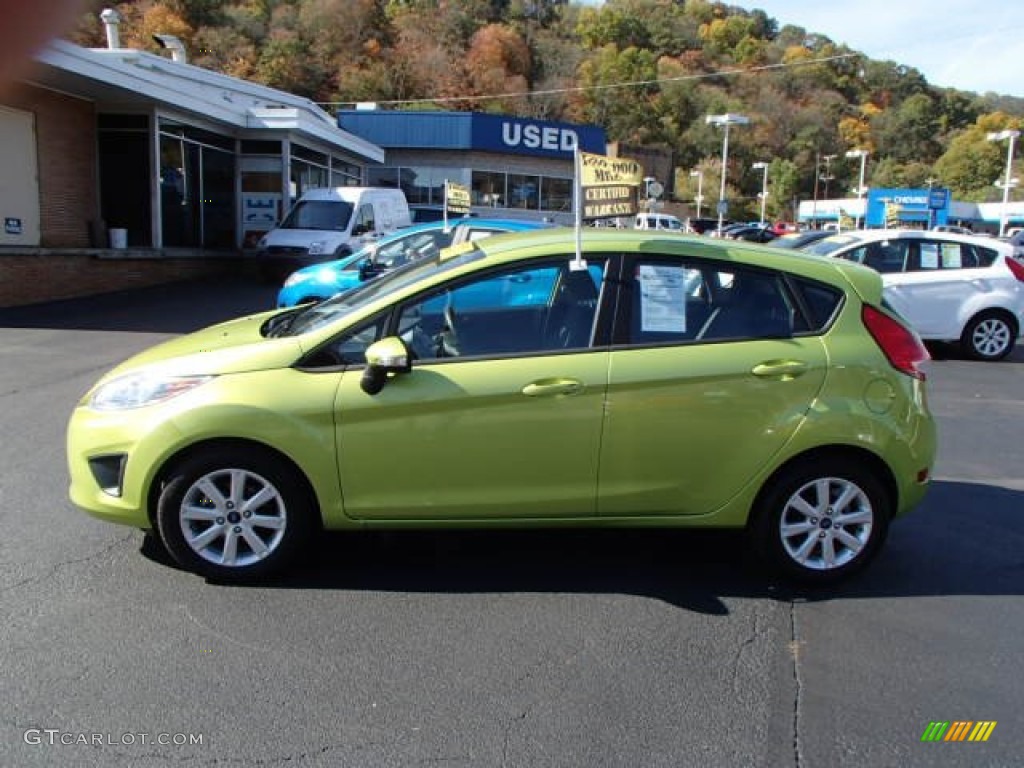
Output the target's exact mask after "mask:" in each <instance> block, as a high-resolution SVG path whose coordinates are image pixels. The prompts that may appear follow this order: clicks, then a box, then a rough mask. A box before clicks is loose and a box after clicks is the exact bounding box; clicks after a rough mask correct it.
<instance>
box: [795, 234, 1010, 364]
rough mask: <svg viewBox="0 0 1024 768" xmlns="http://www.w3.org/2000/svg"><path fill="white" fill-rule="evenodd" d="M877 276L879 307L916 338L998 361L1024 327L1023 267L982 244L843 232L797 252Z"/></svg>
mask: <svg viewBox="0 0 1024 768" xmlns="http://www.w3.org/2000/svg"><path fill="white" fill-rule="evenodd" d="M801 250H803V251H805V252H807V253H815V254H818V255H821V256H835V257H838V258H841V259H847V260H849V261H856V262H860V263H862V264H866V265H867V266H869V267H872V268H874V269H876V270H877V271H879V272H881V273H882V282H883V284H884V285H885V298H886V300H887V301H888V302H889V303H890V304H891V305H892V306H893V307H894V308H895V309H896V311H897V312H899V313H900V314H901V315H903V316H904V317H905V318H906V319H907V320H908V321H909V322H910V324H911V325H912V326H913V327H914V329H915V330H916V331H917V332H918V334H920V336H921V338H923V339H931V340H935V341H956V342H959V343H960V345H961V346H962V347H963V350H964V352H965V353H966V354H967V355H969V356H970V357H973V358H974V359H976V360H1001V359H1002V358H1004V357H1006V356H1007V355H1008V354H1010V352H1011V351H1012V350H1013V346H1014V344H1015V343H1016V341H1017V338H1018V336H1020V334H1021V329H1022V327H1024V263H1022V262H1020V261H1018V260H1016V259H1015V258H1014V256H1013V247H1012V246H1010V245H1008V244H1007V243H1003V242H1000V241H998V240H994V239H992V238H986V237H976V236H972V235H957V234H953V233H950V232H922V231H918V230H884V229H877V230H865V231H858V232H843V233H842V234H838V235H833V236H831V237H827V238H825V239H824V240H819V241H817V242H815V243H811V244H810V245H808V246H806V247H805V248H803V249H801Z"/></svg>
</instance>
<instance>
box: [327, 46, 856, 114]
mask: <svg viewBox="0 0 1024 768" xmlns="http://www.w3.org/2000/svg"><path fill="white" fill-rule="evenodd" d="M860 56H861V54H859V53H840V54H836V55H835V56H824V57H822V58H818V59H804V60H802V61H791V62H788V63H778V64H763V65H761V66H758V67H750V68H748V69H727V70H724V71H722V72H703V73H701V74H697V75H680V76H679V77H663V78H656V79H654V80H632V81H629V82H625V83H606V84H603V85H580V86H575V87H573V88H549V89H545V90H540V91H516V92H511V93H496V94H487V95H483V96H438V97H436V98H431V99H393V100H390V101H380V100H375V101H374V103H375V104H384V105H388V106H394V105H398V104H438V103H451V102H457V101H491V100H494V99H514V98H523V97H527V96H554V95H556V94H561V93H584V92H586V91H608V90H613V89H616V88H634V87H636V86H638V85H661V84H662V83H678V82H684V81H687V80H704V79H706V78H710V77H731V76H733V75H750V74H756V73H758V72H768V71H771V70H778V69H790V68H793V67H802V66H808V65H810V64H825V63H827V62H830V61H839V60H842V59H850V58H860ZM316 103H317V104H318V105H319V106H322V107H336V106H339V105H342V104H352V103H354V102H352V101H351V100H350V101H318V102H316Z"/></svg>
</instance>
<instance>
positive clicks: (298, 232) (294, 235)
mask: <svg viewBox="0 0 1024 768" xmlns="http://www.w3.org/2000/svg"><path fill="white" fill-rule="evenodd" d="M266 237H267V240H266V243H267V245H268V246H270V245H292V246H301V247H303V248H308V247H309V244H310V243H312V242H315V241H323V242H329V243H343V242H348V240H349V237H348V234H346V233H345V232H336V231H334V230H330V229H273V230H271V231H270V232H268V233H267V236H266Z"/></svg>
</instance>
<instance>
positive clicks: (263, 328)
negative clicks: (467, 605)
mask: <svg viewBox="0 0 1024 768" xmlns="http://www.w3.org/2000/svg"><path fill="white" fill-rule="evenodd" d="M579 238H580V242H581V244H582V247H581V253H582V257H583V260H582V261H580V260H577V258H576V256H575V248H576V245H577V233H576V232H574V231H573V230H571V229H551V230H543V231H537V232H530V233H520V234H514V235H500V236H496V237H491V238H487V239H484V240H480V241H475V242H467V243H464V244H463V245H461V246H457V247H455V248H451V249H447V250H445V251H442V252H441V253H440V254H439V255H437V256H434V257H432V258H429V259H424V260H421V261H418V262H413V263H411V264H408V265H406V266H404V267H401V268H399V269H396V270H394V271H393V272H390V273H388V274H386V275H384V276H382V277H381V278H379V279H377V280H374V281H371V282H368V283H366V284H364V285H363V286H361V287H360V288H358V289H356V290H354V291H351V292H349V293H346V294H342V295H340V296H337V297H335V298H333V299H330V300H328V301H325V302H322V303H320V304H316V305H313V306H310V307H299V308H292V309H287V310H275V311H271V312H265V313H262V314H258V315H254V316H251V317H246V318H241V319H239V320H235V321H231V322H227V323H223V324H220V325H217V326H213V327H212V328H208V329H206V330H203V331H198V332H196V333H193V334H191V335H188V336H184V337H180V338H176V339H173V340H171V341H168V342H165V343H163V344H161V345H159V346H157V347H154V348H152V349H150V350H148V351H146V352H143V353H141V354H139V355H137V356H136V357H134V358H132V359H130V360H128V361H127V362H125V363H123V364H121V365H120V366H118V367H117V368H115V369H114V370H113V371H111V372H110V373H108V374H107V375H105V376H103V377H102V378H101V379H100V381H99V382H98V383H97V384H96V385H95V386H94V387H92V388H91V389H90V390H89V391H88V393H86V395H85V396H84V397H83V399H82V400H81V402H80V403H79V404H78V406H77V407H76V408H75V411H74V413H73V415H72V417H71V420H70V425H69V428H68V439H67V447H68V461H69V466H70V474H71V486H70V495H71V499H72V500H73V502H74V503H75V504H77V505H78V506H79V507H81V508H82V509H84V510H86V511H87V512H89V513H91V514H93V515H96V516H97V517H100V518H102V519H105V520H108V521H111V522H116V523H122V524H125V525H130V526H136V527H139V528H144V529H152V530H153V531H155V533H156V535H157V536H158V537H159V540H160V541H162V542H163V544H164V546H165V547H166V549H167V551H168V552H169V553H170V555H171V556H172V557H173V558H174V560H175V561H177V562H178V563H179V564H180V565H181V566H183V567H184V568H187V569H191V570H193V571H195V572H196V573H199V574H202V575H204V576H206V577H208V578H211V579H215V580H221V581H252V580H258V579H260V578H263V577H265V576H267V575H268V574H270V573H273V572H275V571H277V570H279V569H281V568H285V567H287V566H288V565H289V564H291V563H292V562H294V561H295V560H296V559H297V558H298V557H301V556H302V554H303V552H305V551H306V548H307V546H308V545H309V543H310V539H311V538H312V537H313V536H315V535H316V534H317V533H318V532H319V531H320V530H322V529H337V530H349V531H353V532H355V531H359V530H367V529H387V528H402V529H408V528H451V527H488V528H500V527H533V526H551V525H558V526H573V527H584V526H595V525H597V526H601V527H609V526H622V527H631V526H642V527H651V526H662V527H666V528H671V527H686V526H697V527H702V528H706V527H709V526H717V527H723V528H733V529H739V530H746V532H747V533H748V535H749V536H750V538H751V540H752V541H753V542H754V544H755V546H756V548H757V549H758V551H759V552H760V553H761V554H762V555H763V556H764V558H765V559H766V560H767V562H769V563H770V564H771V565H773V566H774V567H775V568H776V569H778V570H779V571H780V572H781V573H782V574H784V575H786V576H788V577H793V578H796V579H800V580H804V581H808V582H811V583H823V582H831V581H835V580H837V579H840V578H843V577H845V576H849V575H851V574H853V573H855V572H856V571H858V570H860V569H861V568H863V567H864V566H865V565H867V563H868V562H869V561H870V560H871V559H872V558H873V557H874V556H875V555H876V554H877V553H878V551H879V548H880V547H881V546H882V542H883V540H884V539H885V537H886V531H887V529H888V527H889V524H890V522H891V521H892V520H893V519H894V518H895V517H898V516H900V515H903V514H904V513H906V512H908V511H910V510H911V509H912V508H913V507H914V506H915V505H916V504H917V503H918V502H919V501H920V500H921V498H922V497H923V496H924V494H925V491H926V489H927V487H928V484H929V477H930V473H931V468H932V463H933V460H934V451H935V431H934V424H933V419H932V416H931V415H930V413H929V412H928V407H927V403H928V398H927V397H926V394H925V391H924V389H925V385H926V382H925V373H924V370H923V368H922V365H923V364H924V363H925V362H926V361H927V359H928V353H927V352H926V351H925V349H924V347H923V346H922V344H921V342H920V340H919V339H918V337H917V335H916V334H915V333H914V332H913V331H912V330H910V329H909V327H908V326H906V325H905V324H904V321H903V320H901V319H900V318H899V317H898V316H897V315H895V314H893V313H892V312H890V310H888V309H887V308H886V307H885V305H884V302H883V298H882V281H881V278H880V277H879V275H878V274H877V273H876V272H874V271H872V270H870V269H867V268H865V267H862V266H860V265H857V264H852V263H846V262H842V261H833V260H825V259H821V258H817V257H810V256H807V255H805V254H801V253H794V252H792V251H778V250H773V249H769V248H763V247H759V246H754V245H749V244H737V243H734V242H730V241H718V242H711V241H705V242H698V241H696V240H693V239H690V238H681V237H677V236H675V235H670V234H666V233H657V232H644V231H640V232H638V231H615V230H594V229H587V230H586V231H584V232H582V233H580V234H579Z"/></svg>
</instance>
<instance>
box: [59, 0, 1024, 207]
mask: <svg viewBox="0 0 1024 768" xmlns="http://www.w3.org/2000/svg"><path fill="white" fill-rule="evenodd" d="M108 6H110V3H106V2H90V3H87V11H88V13H86V14H85V15H83V17H82V19H81V22H80V24H79V25H78V27H77V28H76V29H75V30H74V31H72V32H71V33H70V34H69V37H70V38H71V39H72V40H73V41H74V42H77V43H79V44H81V45H87V46H102V45H103V44H104V38H103V31H102V27H101V25H100V23H99V21H98V18H97V14H98V12H99V10H101V9H102V8H104V7H108ZM113 7H116V8H117V9H118V10H119V11H120V12H121V13H122V15H123V16H124V19H125V21H124V24H123V25H122V28H121V29H122V32H121V35H122V42H123V44H125V45H129V46H133V47H138V48H144V49H148V50H153V51H159V48H158V47H157V45H156V43H155V42H154V41H153V40H152V35H153V34H154V33H157V32H160V33H167V34H174V35H177V36H178V37H179V38H181V39H182V40H183V41H184V42H185V45H186V47H187V49H188V51H189V56H190V61H191V62H192V63H193V64H197V65H199V66H203V67H207V68H209V69H213V70H216V71H219V72H224V73H226V74H230V75H234V76H237V77H242V78H246V79H250V80H254V81H257V82H261V83H265V84H267V85H271V86H273V87H275V88H280V89H283V90H287V91H290V92H293V93H296V94H300V95H303V96H307V97H309V98H311V99H313V100H314V101H317V102H319V103H321V104H323V105H324V106H325V108H327V109H332V108H335V107H337V106H340V105H342V104H351V103H353V102H358V101H375V102H378V103H379V104H381V106H382V107H384V108H386V107H387V106H389V105H392V106H401V107H402V108H404V109H459V110H480V111H494V112H505V113H512V114H517V115H521V116H532V117H537V118H543V119H556V120H570V121H578V122H590V123H596V124H598V125H601V126H602V127H604V128H605V129H606V131H607V133H608V138H609V140H611V141H621V142H625V143H628V144H642V145H645V146H651V147H658V148H663V149H667V150H670V151H671V152H673V154H674V157H675V161H676V165H677V167H679V168H680V169H682V170H683V172H682V173H679V174H678V178H677V180H676V182H677V184H676V188H675V194H676V196H677V197H678V198H681V199H691V198H692V197H693V196H694V194H695V192H696V190H695V189H691V188H690V184H691V179H690V176H689V173H688V172H687V171H689V170H690V169H698V168H699V169H702V170H704V171H705V176H704V179H705V181H704V183H705V184H706V185H707V184H711V183H713V180H714V179H715V178H716V177H717V176H718V173H719V170H718V166H719V165H720V162H719V161H718V160H717V158H718V156H719V153H720V147H721V136H720V133H718V132H717V131H716V129H715V128H714V127H713V126H709V125H707V124H706V123H705V121H704V117H705V115H707V114H717V113H723V112H741V113H743V114H745V115H747V116H749V117H750V118H751V124H750V125H749V126H745V127H744V128H742V129H739V130H735V131H733V132H732V133H731V136H730V166H731V170H730V173H729V174H728V176H727V178H728V179H729V181H730V183H731V184H736V185H737V186H736V188H731V189H730V193H729V197H730V198H731V199H733V200H735V201H738V202H740V203H742V201H746V202H747V204H748V205H749V204H750V202H751V201H753V200H754V199H755V198H756V193H757V191H758V190H759V189H760V174H753V173H738V172H737V170H738V169H743V168H749V167H750V165H751V164H752V163H753V162H757V161H766V160H770V161H771V168H770V170H769V179H770V184H771V189H772V194H771V196H770V199H769V210H770V212H771V213H773V214H776V215H784V214H785V213H786V212H787V211H788V210H789V208H790V207H791V205H792V201H793V199H794V198H801V197H802V198H807V197H809V196H810V195H811V194H812V193H813V189H814V186H815V168H817V169H818V174H817V175H818V177H819V178H818V182H819V184H821V183H822V182H825V181H827V182H828V183H829V184H830V185H831V190H832V194H833V196H835V195H836V193H837V192H838V191H839V190H843V192H842V194H846V191H847V190H849V189H850V188H851V187H853V186H856V183H857V172H858V171H859V164H858V163H856V162H854V161H850V160H846V159H845V158H844V155H845V152H846V151H848V150H850V149H866V150H868V151H869V152H870V155H869V158H870V159H869V162H868V164H867V183H868V184H869V185H871V186H926V185H928V184H929V183H932V184H937V185H941V186H947V187H950V188H951V189H952V190H953V194H954V196H955V197H956V198H958V199H962V200H978V201H982V200H996V199H999V196H1000V194H1001V193H1000V192H999V190H998V189H997V188H995V187H994V186H993V184H992V181H993V179H996V178H997V177H998V176H999V175H1000V173H1001V172H1002V171H1003V169H1004V164H1005V153H1006V149H1005V145H1004V144H999V143H994V142H990V141H987V140H986V135H987V133H988V132H990V131H998V130H1001V129H1003V128H1007V127H1015V128H1019V127H1020V126H1021V124H1022V123H1024V99H1016V98H1011V97H996V96H992V95H987V96H984V97H982V96H979V95H977V94H974V93H969V92H963V91H957V90H954V89H948V88H937V87H934V86H932V85H930V84H929V83H928V82H927V80H926V79H925V78H924V77H923V76H922V74H921V73H920V72H918V71H917V70H915V69H913V68H910V67H906V66H903V65H901V64H899V63H897V62H892V61H874V60H871V59H869V58H867V57H865V56H863V55H861V54H859V53H858V52H857V51H853V50H850V49H848V48H846V47H845V46H843V45H838V44H836V43H834V42H833V41H831V40H830V39H828V38H827V37H825V36H822V35H819V34H815V33H814V32H813V31H808V30H804V29H802V28H800V27H796V26H782V27H781V28H780V26H779V23H778V22H777V21H776V20H775V19H773V18H771V17H769V16H768V15H766V14H765V13H764V12H763V11H759V10H751V11H748V10H744V9H741V8H738V7H735V6H731V5H726V4H723V3H715V2H707V1H706V0H688V1H687V2H669V1H668V0H608V2H605V3H604V4H602V5H600V6H584V5H580V4H577V3H567V2H558V1H557V0H548V1H547V2H545V1H544V0H459V1H458V2H447V1H445V0H404V1H402V0H390V1H383V0H242V1H241V2H218V1H217V0H137V1H136V2H123V3H116V4H114V6H113ZM832 156H834V157H835V158H836V159H834V160H830V161H829V162H828V164H827V165H826V164H825V162H824V161H823V160H822V158H825V157H832ZM733 163H735V165H733ZM826 169H827V170H826ZM823 177H827V178H823ZM929 180H930V182H929ZM669 181H670V182H671V180H669Z"/></svg>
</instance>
